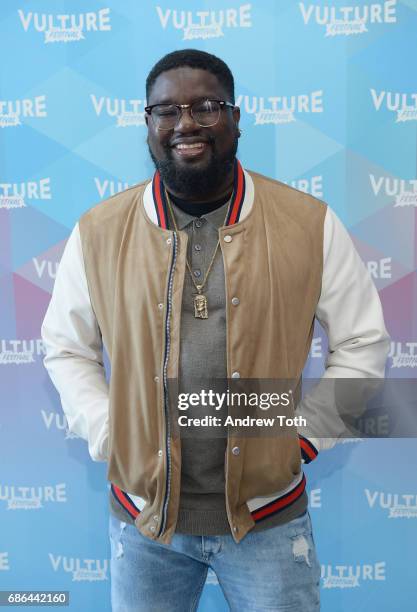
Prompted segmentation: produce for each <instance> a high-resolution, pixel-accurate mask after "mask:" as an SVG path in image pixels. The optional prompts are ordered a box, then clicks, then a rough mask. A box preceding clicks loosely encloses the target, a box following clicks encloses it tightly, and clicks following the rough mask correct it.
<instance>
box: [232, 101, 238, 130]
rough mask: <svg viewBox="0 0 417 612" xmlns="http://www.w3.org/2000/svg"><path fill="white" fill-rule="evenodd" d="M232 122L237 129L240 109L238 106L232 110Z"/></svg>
mask: <svg viewBox="0 0 417 612" xmlns="http://www.w3.org/2000/svg"><path fill="white" fill-rule="evenodd" d="M233 121H234V122H235V124H236V127H237V128H238V127H239V121H240V108H239V107H238V106H235V107H234V109H233Z"/></svg>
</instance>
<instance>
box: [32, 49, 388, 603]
mask: <svg viewBox="0 0 417 612" xmlns="http://www.w3.org/2000/svg"><path fill="white" fill-rule="evenodd" d="M146 94H147V103H148V106H147V107H146V124H147V128H148V145H149V151H150V155H151V157H152V159H153V162H154V164H155V167H156V172H155V174H154V176H153V178H152V180H149V181H145V182H144V183H141V184H139V185H137V186H135V187H133V188H131V189H128V190H126V191H124V192H123V193H120V194H118V195H116V196H114V197H112V198H110V199H109V200H107V201H106V202H103V203H101V204H99V205H98V206H95V207H93V208H91V209H90V210H89V211H87V212H86V213H85V214H84V215H83V216H82V217H81V218H80V220H79V222H78V223H77V224H76V227H75V228H74V230H73V232H72V233H71V235H70V237H69V240H68V242H67V245H66V248H65V251H64V254H63V257H62V260H61V263H60V267H59V271H58V275H57V278H56V281H55V287H54V292H53V296H52V300H51V303H50V305H49V308H48V312H47V314H46V317H45V321H44V323H43V326H42V336H43V340H44V342H45V346H46V351H47V354H46V357H45V366H46V367H47V368H48V370H49V374H50V376H51V378H52V380H53V382H54V384H55V386H56V387H57V389H58V390H59V392H60V395H61V400H62V406H63V409H64V411H65V414H66V416H67V419H68V425H69V428H70V430H72V431H74V432H76V433H77V434H78V435H80V436H81V437H83V438H85V439H86V440H88V445H89V452H90V454H91V457H92V458H93V460H95V461H108V479H109V481H110V483H111V497H110V500H111V501H110V509H111V514H110V540H111V548H112V560H111V579H112V605H113V610H123V611H127V610H146V611H152V612H154V611H156V610H162V609H164V610H170V611H177V610H178V611H180V610H181V611H184V610H195V609H196V608H197V606H198V601H199V597H200V594H201V591H202V588H203V586H204V582H205V578H206V574H207V570H208V567H212V568H213V570H214V571H215V573H216V574H217V577H218V580H219V584H220V586H221V588H222V590H223V592H224V595H225V597H226V599H227V601H228V603H229V605H230V608H231V610H239V611H241V610H247V611H255V610H266V609H268V610H279V609H283V608H284V607H285V609H288V610H290V609H291V610H297V611H299V610H305V611H307V612H308V611H313V610H314V611H316V610H318V609H319V580H320V566H319V563H318V559H317V555H316V551H315V544H314V539H313V536H312V527H311V520H310V515H309V512H308V509H307V494H306V490H305V476H304V473H303V470H302V463H308V462H309V461H311V460H312V459H314V458H315V457H316V456H317V453H318V451H319V450H321V449H323V448H328V447H330V446H331V445H332V444H333V443H334V439H333V438H332V439H328V438H327V437H326V435H327V432H322V431H321V430H319V429H317V428H316V429H314V427H313V425H310V428H309V427H308V426H307V427H306V428H303V429H302V428H300V429H299V431H298V432H297V431H296V435H295V436H287V437H280V438H276V437H269V438H268V437H264V438H260V437H249V436H246V437H245V436H244V435H243V434H242V435H239V434H235V433H231V432H230V431H229V433H228V435H227V437H225V436H223V437H222V436H215V435H212V436H211V437H210V439H208V438H206V439H204V438H200V439H198V438H197V437H196V436H192V435H190V436H185V435H184V436H181V437H180V436H178V435H176V432H175V431H174V428H173V419H172V418H171V416H172V415H171V414H170V410H171V407H170V402H169V401H168V400H169V397H170V393H169V389H168V383H169V381H170V380H174V381H175V380H177V381H178V385H179V388H180V389H181V390H184V391H185V392H189V391H191V390H194V389H195V388H196V384H197V383H196V380H198V378H199V377H200V378H201V377H207V378H209V379H213V380H214V379H215V380H218V379H220V380H226V379H230V380H233V381H236V380H237V379H242V380H243V379H258V380H261V379H274V380H283V379H285V380H287V379H291V380H294V381H296V382H299V381H300V377H301V373H302V370H303V367H304V364H305V361H306V358H307V355H308V352H309V348H310V344H311V339H312V334H313V325H314V318H315V317H317V318H318V319H319V320H320V321H321V323H322V325H323V326H324V328H325V329H326V331H327V333H328V337H329V356H328V359H327V364H326V366H327V367H326V373H325V375H324V377H325V378H326V377H327V378H330V379H332V378H335V377H350V376H353V377H370V378H375V377H382V376H383V373H384V364H385V359H386V356H387V351H388V336H387V332H386V330H385V326H384V321H383V316H382V310H381V305H380V301H379V298H378V294H377V292H376V290H375V287H374V286H373V284H372V281H371V280H370V277H369V275H368V273H367V271H366V269H365V267H364V265H363V263H362V262H361V260H360V258H359V256H358V254H357V253H356V251H355V249H354V247H353V245H352V242H351V240H350V238H349V236H348V234H347V232H346V230H345V229H344V228H343V226H342V224H341V223H340V221H339V220H338V218H337V217H336V215H335V214H334V213H333V212H332V211H331V209H330V208H329V207H327V206H326V205H325V204H324V203H323V202H321V201H319V200H317V199H315V198H313V197H312V196H310V195H307V194H304V193H302V192H300V191H297V190H295V189H292V188H291V187H288V186H286V185H284V184H283V183H280V182H278V181H275V180H272V179H269V178H266V177H264V176H261V175H259V174H256V173H254V172H249V171H247V170H244V169H243V168H242V166H241V164H240V162H239V161H238V160H237V159H236V151H237V145H238V138H239V136H240V130H239V117H240V115H239V109H238V108H237V107H236V106H235V104H234V81H233V76H232V74H231V72H230V70H229V68H228V67H227V66H226V64H225V63H224V62H223V61H221V60H220V59H218V58H216V57H215V56H213V55H210V54H207V53H204V52H202V51H196V50H182V51H176V52H174V53H170V54H168V55H166V56H165V57H164V58H162V59H161V60H160V61H159V62H158V63H157V64H156V65H155V66H154V67H153V69H152V70H151V72H150V74H149V76H148V78H147V82H146ZM103 344H104V346H105V347H106V350H107V351H108V354H109V358H110V362H111V380H110V386H109V388H108V387H107V384H106V381H105V376H104V368H103V360H102V348H103ZM200 408H201V406H197V407H191V406H190V408H189V409H188V411H187V416H190V417H192V416H196V415H197V416H201V412H199V409H200ZM297 413H298V414H308V404H303V402H301V404H299V405H298V407H297ZM293 414H294V413H293ZM174 420H175V419H174ZM297 433H298V435H297ZM334 433H335V432H334V431H332V434H334ZM336 433H337V434H340V431H339V432H336ZM335 437H337V435H336V436H335Z"/></svg>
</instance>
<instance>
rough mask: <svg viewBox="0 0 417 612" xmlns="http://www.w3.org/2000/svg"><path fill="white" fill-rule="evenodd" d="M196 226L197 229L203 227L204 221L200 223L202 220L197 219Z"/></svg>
mask: <svg viewBox="0 0 417 612" xmlns="http://www.w3.org/2000/svg"><path fill="white" fill-rule="evenodd" d="M195 225H196V227H201V225H202V221H200V219H196V222H195Z"/></svg>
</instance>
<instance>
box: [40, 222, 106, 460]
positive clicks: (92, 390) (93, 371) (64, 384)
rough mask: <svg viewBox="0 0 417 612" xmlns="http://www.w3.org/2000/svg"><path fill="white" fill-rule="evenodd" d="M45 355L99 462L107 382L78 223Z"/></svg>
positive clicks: (55, 296)
mask: <svg viewBox="0 0 417 612" xmlns="http://www.w3.org/2000/svg"><path fill="white" fill-rule="evenodd" d="M41 335H42V340H43V342H44V346H45V350H46V356H45V358H44V360H43V362H44V365H45V367H46V369H47V370H48V373H49V376H50V377H51V379H52V382H53V383H54V385H55V387H56V389H57V391H58V393H59V395H60V397H61V403H62V409H63V411H64V413H65V415H66V417H67V421H68V427H69V430H70V431H72V432H74V433H76V434H77V435H79V436H80V437H81V438H84V439H85V440H87V441H88V450H89V453H90V456H91V458H92V459H93V460H94V461H106V460H107V453H108V406H109V399H108V385H107V381H106V378H105V370H104V364H103V344H102V338H101V333H100V329H99V326H98V324H97V320H96V317H95V314H94V311H93V309H92V306H91V302H90V296H89V291H88V286H87V279H86V275H85V269H84V259H83V253H82V245H81V239H80V231H79V225H78V223H77V224H76V226H75V227H74V229H73V231H72V232H71V234H70V236H69V238H68V241H67V243H66V246H65V249H64V252H63V255H62V258H61V262H60V264H59V266H58V271H57V275H56V278H55V284H54V289H53V293H52V297H51V301H50V303H49V306H48V309H47V312H46V315H45V318H44V321H43V324H42V327H41Z"/></svg>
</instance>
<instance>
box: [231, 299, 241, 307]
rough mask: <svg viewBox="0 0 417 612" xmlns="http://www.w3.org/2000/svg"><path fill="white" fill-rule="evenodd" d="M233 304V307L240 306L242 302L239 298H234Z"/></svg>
mask: <svg viewBox="0 0 417 612" xmlns="http://www.w3.org/2000/svg"><path fill="white" fill-rule="evenodd" d="M232 304H233V306H239V304H240V300H239V298H238V297H232Z"/></svg>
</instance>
